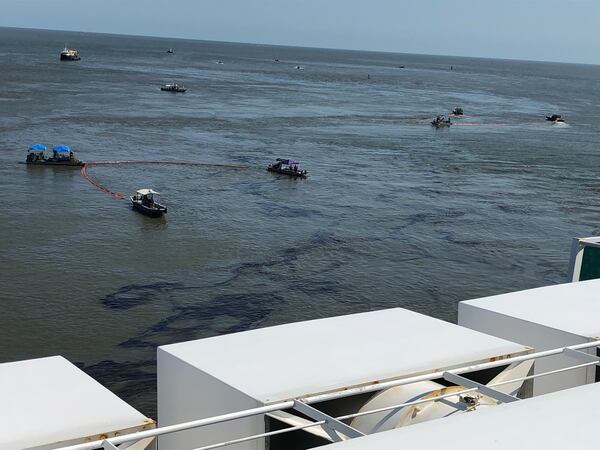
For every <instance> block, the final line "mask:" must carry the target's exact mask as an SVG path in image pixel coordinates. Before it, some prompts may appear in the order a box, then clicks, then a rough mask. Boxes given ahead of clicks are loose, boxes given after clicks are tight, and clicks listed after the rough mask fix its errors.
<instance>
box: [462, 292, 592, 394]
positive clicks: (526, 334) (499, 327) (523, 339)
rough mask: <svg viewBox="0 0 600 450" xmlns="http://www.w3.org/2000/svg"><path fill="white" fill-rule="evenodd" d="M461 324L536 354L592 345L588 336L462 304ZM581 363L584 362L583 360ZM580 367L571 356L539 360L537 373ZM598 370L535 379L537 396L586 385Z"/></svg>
mask: <svg viewBox="0 0 600 450" xmlns="http://www.w3.org/2000/svg"><path fill="white" fill-rule="evenodd" d="M458 324H459V325H461V326H464V327H468V328H471V329H474V330H478V331H481V332H484V333H488V334H491V335H492V336H497V337H501V338H504V339H512V340H513V341H515V342H519V343H522V344H524V345H528V346H530V347H533V348H534V349H535V351H543V350H549V349H552V348H559V347H566V346H569V345H575V344H582V343H584V342H589V339H588V338H586V337H581V336H578V335H576V334H572V333H567V332H565V331H561V330H557V329H554V328H550V327H546V326H543V325H539V324H536V323H532V322H528V321H525V320H521V319H518V318H515V317H510V316H506V315H504V314H499V313H496V312H493V311H488V310H486V309H483V308H479V307H477V306H474V305H472V304H469V303H465V302H462V303H460V304H459V305H458ZM579 362H580V361H579ZM575 364H578V361H577V360H575V359H573V358H570V357H568V356H564V355H560V356H552V357H548V358H540V359H538V360H536V362H535V366H534V373H536V374H538V373H542V372H548V371H551V370H555V369H560V368H562V367H567V366H572V365H575ZM588 372H589V374H593V373H594V372H595V368H594V367H592V368H583V369H576V370H570V371H568V372H564V373H559V374H555V375H550V376H545V377H540V378H536V379H534V380H533V395H540V394H546V393H548V392H554V391H557V390H561V389H567V388H570V387H574V386H580V385H582V384H586V383H587V381H588V376H589V374H588Z"/></svg>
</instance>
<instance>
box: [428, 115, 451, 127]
mask: <svg viewBox="0 0 600 450" xmlns="http://www.w3.org/2000/svg"><path fill="white" fill-rule="evenodd" d="M450 125H452V121H451V120H450V118H449V117H446V116H437V117H436V118H435V119H433V120H432V121H431V126H433V127H435V128H444V127H449V126H450Z"/></svg>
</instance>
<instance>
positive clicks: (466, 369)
mask: <svg viewBox="0 0 600 450" xmlns="http://www.w3.org/2000/svg"><path fill="white" fill-rule="evenodd" d="M594 347H600V340H597V341H592V342H587V343H584V344H577V345H572V346H568V347H560V348H555V349H552V350H545V351H541V352H536V353H530V354H527V355H521V356H515V357H512V358H505V359H500V360H496V361H490V362H485V363H480V364H474V365H470V366H463V367H459V368H454V369H448V370H445V371H437V372H431V373H427V374H423V375H417V376H412V377H406V378H399V379H395V380H390V381H386V382H382V383H377V384H369V385H365V386H357V387H354V388H349V389H345V390H343V391H334V392H328V393H324V394H319V395H312V396H308V397H303V398H299V399H294V400H288V401H284V402H279V403H274V404H271V405H266V406H261V407H258V408H251V409H246V410H243V411H237V412H233V413H228V414H222V415H219V416H214V417H207V418H204V419H199V420H193V421H190V422H183V423H179V424H175V425H167V426H164V427H157V428H155V429H152V430H146V431H140V432H136V433H131V434H126V435H123V436H115V437H111V438H108V439H105V440H98V441H93V442H86V443H82V444H76V445H71V446H68V447H62V448H60V449H57V450H94V449H100V448H103V449H113V450H114V449H115V448H117V447H116V446H117V445H120V444H124V443H134V442H136V441H139V440H141V439H146V438H151V437H152V438H153V437H158V436H163V435H166V434H171V433H176V432H178V431H184V430H191V429H194V428H199V427H205V426H208V425H214V424H219V423H223V422H229V421H232V420H237V419H244V418H248V417H254V416H260V415H265V414H269V413H274V412H283V411H284V410H288V409H292V408H293V409H295V410H298V411H299V412H301V413H303V414H305V415H307V416H309V417H311V419H314V420H315V421H314V422H311V423H308V424H304V425H299V426H292V427H288V428H284V429H281V430H275V431H270V432H266V433H260V434H255V435H251V436H246V437H242V438H237V439H232V440H229V441H223V442H220V443H216V444H211V445H207V446H204V447H198V448H196V449H195V450H210V449H215V448H220V447H225V446H228V445H233V444H238V443H241V442H247V441H251V440H255V439H261V438H265V437H269V436H275V435H279V434H284V433H289V432H292V431H298V430H305V429H308V428H311V427H317V426H320V427H322V428H323V429H324V430H325V431H326V432H327V433H328V434H329V435H330V436H334V435H336V436H337V437H338V438H339V439H334V440H341V439H344V438H352V437H356V436H360V435H363V433H361V432H359V431H358V430H355V429H354V428H351V427H350V426H348V425H346V424H345V423H343V422H341V421H343V420H347V419H352V418H355V417H360V416H365V415H368V414H376V413H380V412H385V411H392V410H399V409H401V408H404V407H407V406H414V405H418V404H421V403H428V402H435V401H439V400H443V399H445V398H448V397H453V396H457V395H464V394H467V393H472V392H475V391H482V389H485V394H486V395H488V396H491V397H495V398H496V399H497V400H498V401H499V402H506V401H507V397H510V396H508V395H507V394H504V393H502V392H499V391H494V389H493V388H494V387H497V386H501V385H505V384H510V383H514V382H522V381H526V380H532V379H535V378H539V377H545V376H550V375H553V374H558V373H563V372H567V371H570V370H576V369H580V368H584V367H588V366H593V365H600V358H599V357H597V356H593V355H590V354H588V353H585V352H582V351H580V350H585V349H589V348H594ZM560 354H566V355H568V356H571V357H574V358H578V359H580V360H582V361H584V362H582V363H580V364H576V365H572V366H568V367H564V368H560V369H556V370H551V371H548V372H542V373H537V374H533V375H528V376H525V377H520V378H515V379H511V380H505V381H502V382H498V383H493V384H490V385H487V386H483V385H479V384H478V383H476V382H473V381H471V380H468V379H467V378H463V377H460V375H461V374H466V373H470V372H475V371H479V370H485V369H491V368H495V367H500V366H506V365H510V364H514V363H519V362H524V361H531V360H535V359H539V358H545V357H549V356H556V355H560ZM441 378H445V379H448V380H450V381H454V380H459V381H464V384H465V385H466V386H465V387H466V389H463V390H460V391H458V392H452V393H448V394H444V395H439V396H436V397H428V398H423V399H419V400H414V401H409V402H404V403H400V404H397V405H393V406H386V407H384V408H378V409H374V410H370V411H361V412H357V413H353V414H347V415H343V416H339V417H331V416H329V415H327V414H325V413H323V412H321V411H319V410H317V409H315V408H313V407H311V406H308V405H311V404H313V403H319V402H323V401H328V400H335V399H339V398H343V397H349V396H353V395H358V394H364V393H368V392H375V391H381V390H384V389H388V388H392V387H396V386H402V385H406V384H411V383H416V382H419V381H431V380H436V379H441ZM494 392H496V393H497V395H495V394H494ZM511 398H512V399H514V400H518V399H517V398H516V397H511ZM331 433H333V435H332V434H331Z"/></svg>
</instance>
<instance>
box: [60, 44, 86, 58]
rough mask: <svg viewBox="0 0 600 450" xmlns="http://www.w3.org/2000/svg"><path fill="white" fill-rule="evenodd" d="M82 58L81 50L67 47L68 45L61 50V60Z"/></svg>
mask: <svg viewBox="0 0 600 450" xmlns="http://www.w3.org/2000/svg"><path fill="white" fill-rule="evenodd" d="M80 59H81V58H80V56H79V52H78V51H77V50H75V49H72V48H67V46H66V45H65V49H64V50H63V51H62V52H60V60H61V61H79V60H80Z"/></svg>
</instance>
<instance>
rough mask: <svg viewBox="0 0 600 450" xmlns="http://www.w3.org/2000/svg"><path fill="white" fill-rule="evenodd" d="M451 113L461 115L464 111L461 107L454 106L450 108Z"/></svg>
mask: <svg viewBox="0 0 600 450" xmlns="http://www.w3.org/2000/svg"><path fill="white" fill-rule="evenodd" d="M452 114H453V115H455V116H462V115H463V114H464V111H463V109H462V108H461V107H458V106H457V107H456V108H454V109H453V110H452Z"/></svg>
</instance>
